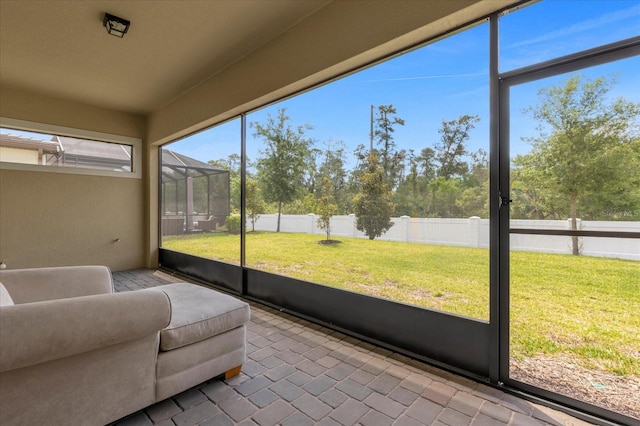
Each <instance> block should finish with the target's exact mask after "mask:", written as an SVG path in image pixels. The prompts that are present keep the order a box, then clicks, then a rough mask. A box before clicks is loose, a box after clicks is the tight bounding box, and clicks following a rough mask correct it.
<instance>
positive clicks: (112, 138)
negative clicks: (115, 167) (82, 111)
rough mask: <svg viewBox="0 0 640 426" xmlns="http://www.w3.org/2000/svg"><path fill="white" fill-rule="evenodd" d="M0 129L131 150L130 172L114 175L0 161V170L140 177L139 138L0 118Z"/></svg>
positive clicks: (140, 144) (106, 172)
mask: <svg viewBox="0 0 640 426" xmlns="http://www.w3.org/2000/svg"><path fill="white" fill-rule="evenodd" d="M0 127H5V128H8V129H16V130H25V131H30V132H38V133H45V134H51V135H60V136H69V137H75V138H83V139H89V140H95V141H98V142H113V143H119V144H123V145H130V146H131V147H132V154H131V155H132V161H131V165H132V168H133V170H132V171H130V172H116V171H111V170H97V169H84V168H75V167H61V166H44V165H38V164H20V163H8V162H4V161H0V170H24V171H33V172H46V173H65V174H72V175H90V176H106V177H119V178H130V179H141V178H142V139H139V138H132V137H129V136H121V135H113V134H110V133H102V132H94V131H91V130H82V129H74V128H72V127H64V126H56V125H52V124H44V123H36V122H33V121H25V120H17V119H14V118H4V117H0Z"/></svg>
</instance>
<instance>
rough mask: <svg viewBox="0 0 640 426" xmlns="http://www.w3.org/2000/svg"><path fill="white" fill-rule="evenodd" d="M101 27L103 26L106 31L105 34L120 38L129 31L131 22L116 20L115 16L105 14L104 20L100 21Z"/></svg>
mask: <svg viewBox="0 0 640 426" xmlns="http://www.w3.org/2000/svg"><path fill="white" fill-rule="evenodd" d="M102 25H104V27H105V28H106V29H107V32H108V33H109V34H111V35H112V36H116V37H120V38H122V37H124V35H125V33H126V32H127V31H128V30H129V26H130V25H131V22H129V21H127V20H126V19H122V18H118V17H117V16H113V15H110V14H108V13H105V14H104V19H103V20H102Z"/></svg>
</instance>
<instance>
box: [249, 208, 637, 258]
mask: <svg viewBox="0 0 640 426" xmlns="http://www.w3.org/2000/svg"><path fill="white" fill-rule="evenodd" d="M317 219H318V216H316V215H315V214H313V213H311V214H308V215H282V217H281V219H280V231H282V232H298V233H307V234H318V235H324V234H325V232H324V231H323V230H322V229H320V228H318V226H317V221H318V220H317ZM277 220H278V215H277V214H262V215H260V218H259V219H258V221H257V222H256V225H255V229H256V231H275V230H276V223H277ZM355 221H356V218H355V215H353V214H350V215H348V216H333V217H332V218H331V238H332V239H337V238H345V237H348V238H368V237H367V236H366V235H364V233H363V232H361V231H358V230H357V229H356V226H355ZM391 221H392V222H393V224H394V225H393V226H392V227H391V229H389V230H388V231H387V232H386V233H385V234H384V235H382V236H381V237H378V238H377V239H379V240H387V241H403V242H408V243H418V244H436V245H446V246H460V247H481V248H489V219H480V218H479V217H475V216H473V217H470V218H468V219H444V218H442V219H441V218H411V217H409V216H401V217H394V218H391ZM247 222H249V221H247ZM511 227H512V228H525V229H555V230H558V229H571V223H570V221H569V220H566V221H564V220H512V221H511ZM248 228H249V229H251V224H250V223H248ZM578 229H580V230H584V231H612V232H640V222H605V221H581V220H578ZM579 241H580V247H581V253H582V254H583V255H586V256H596V257H615V258H618V259H629V260H639V261H640V239H638V238H601V237H580V238H579ZM511 249H512V250H523V251H538V252H546V253H561V254H571V252H572V246H571V237H567V236H557V235H520V234H512V235H511Z"/></svg>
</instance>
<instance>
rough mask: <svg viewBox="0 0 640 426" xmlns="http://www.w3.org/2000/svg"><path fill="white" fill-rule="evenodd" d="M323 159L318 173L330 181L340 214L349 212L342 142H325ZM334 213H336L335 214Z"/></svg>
mask: <svg viewBox="0 0 640 426" xmlns="http://www.w3.org/2000/svg"><path fill="white" fill-rule="evenodd" d="M325 147H326V148H325V150H324V153H323V154H324V159H323V161H322V163H321V164H320V168H319V173H320V175H321V176H323V178H324V177H325V176H326V177H328V178H329V180H330V181H331V186H332V191H333V197H334V199H335V204H336V206H337V207H338V212H337V213H340V214H347V213H349V210H348V206H349V204H350V200H349V198H353V197H349V195H348V192H347V172H346V171H345V169H344V163H345V154H344V142H342V141H338V142H335V143H334V142H333V141H328V142H325ZM337 213H336V214H337Z"/></svg>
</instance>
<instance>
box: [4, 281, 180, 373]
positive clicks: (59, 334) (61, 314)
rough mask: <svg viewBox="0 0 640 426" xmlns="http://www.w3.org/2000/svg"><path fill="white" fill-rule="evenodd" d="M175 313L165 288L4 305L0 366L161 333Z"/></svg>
mask: <svg viewBox="0 0 640 426" xmlns="http://www.w3.org/2000/svg"><path fill="white" fill-rule="evenodd" d="M170 319H171V305H170V303H169V298H168V297H167V295H166V294H164V293H163V292H159V291H158V292H151V291H144V292H143V291H140V292H125V293H113V294H106V295H94V296H85V297H76V298H72V299H59V300H50V301H45V302H37V303H27V304H22V305H13V306H4V307H2V308H0V342H2V345H0V372H4V371H7V370H12V369H16V368H21V367H26V366H29V365H34V364H38V363H42V362H46V361H51V360H54V359H59V358H64V357H68V356H71V355H75V354H79V353H83V352H88V351H93V350H96V349H100V348H103V347H107V346H111V345H115V344H118V343H123V342H128V341H131V340H135V339H138V338H141V337H144V336H148V335H149V334H153V333H158V332H159V330H161V329H162V328H164V327H166V326H167V325H168V324H169V321H170Z"/></svg>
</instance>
